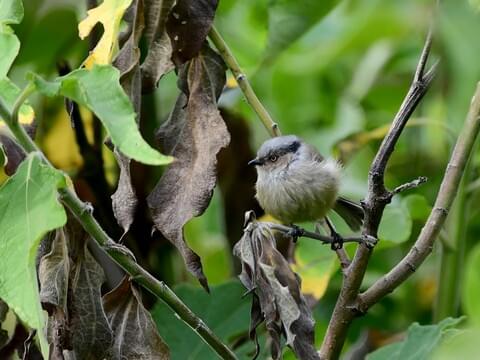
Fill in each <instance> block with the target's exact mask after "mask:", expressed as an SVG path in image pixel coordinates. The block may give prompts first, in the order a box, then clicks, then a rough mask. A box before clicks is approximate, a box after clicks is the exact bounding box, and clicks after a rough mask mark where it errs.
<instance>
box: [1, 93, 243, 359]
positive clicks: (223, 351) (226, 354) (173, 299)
mask: <svg viewBox="0 0 480 360" xmlns="http://www.w3.org/2000/svg"><path fill="white" fill-rule="evenodd" d="M31 91H32V87H31V86H30V85H29V86H27V88H26V89H25V90H24V91H22V93H21V94H20V97H19V98H18V100H17V102H16V103H15V104H16V105H15V107H14V109H15V111H16V113H14V114H12V113H10V111H9V110H8V108H7V107H6V106H5V104H4V103H3V102H2V101H1V100H0V116H1V117H2V118H3V119H4V120H5V123H6V124H7V125H8V127H9V128H10V130H11V132H12V133H13V135H14V136H15V138H16V139H17V141H18V143H19V144H20V146H21V147H22V148H23V150H24V151H25V152H27V153H30V152H38V153H39V154H42V158H43V160H44V163H45V164H46V165H48V166H50V167H52V168H53V166H52V165H51V164H50V162H48V160H47V159H46V158H45V156H44V155H43V153H42V152H41V151H40V149H39V148H38V147H37V145H36V144H35V143H34V142H33V140H32V139H31V138H30V137H29V136H28V134H27V133H26V131H25V130H24V129H23V127H22V126H21V125H20V124H19V123H18V121H14V119H15V120H16V119H18V111H19V109H20V106H21V103H23V101H24V100H26V98H27V97H28V95H29V94H31ZM58 192H59V195H60V199H61V201H62V202H63V203H64V204H65V205H66V206H67V207H68V209H69V210H70V211H71V212H72V213H73V214H74V215H75V217H76V218H77V219H78V221H79V222H80V223H81V224H82V226H83V228H84V229H85V231H87V233H89V234H90V236H91V237H92V238H93V239H94V240H95V241H96V242H97V243H98V244H99V245H100V247H102V248H103V249H104V250H105V251H106V253H107V254H108V255H109V256H110V257H111V258H112V259H113V260H114V261H115V262H116V263H117V264H118V265H120V267H121V268H122V269H124V270H125V271H126V272H127V273H128V274H129V275H130V276H131V277H132V278H133V279H134V280H135V281H136V282H137V283H138V284H140V285H141V286H143V287H144V288H145V289H147V290H148V291H150V292H151V293H152V294H153V295H154V296H156V297H157V298H159V299H161V300H163V301H164V302H165V303H166V304H167V305H168V306H169V307H170V308H171V309H172V310H173V311H174V312H175V313H176V314H177V315H178V316H179V317H180V319H182V320H183V321H184V322H185V323H186V324H187V325H189V326H190V327H191V328H192V329H193V330H194V331H195V332H196V333H197V334H198V335H199V336H200V337H201V338H202V339H203V340H204V341H205V342H206V343H207V344H208V345H210V346H211V348H212V349H213V350H214V351H215V352H216V353H217V354H218V355H219V356H220V358H222V359H229V360H231V359H237V357H236V355H235V354H234V353H233V352H232V351H231V350H230V349H229V348H228V347H227V346H226V345H225V344H224V343H222V341H221V340H220V339H219V338H218V337H217V336H216V335H215V334H214V333H213V332H212V330H211V329H210V328H209V327H208V326H207V325H206V324H205V323H204V322H203V321H202V319H200V318H199V317H198V316H196V315H195V314H194V313H193V312H192V311H191V310H190V309H189V308H188V307H187V306H186V305H185V304H184V303H183V302H182V301H181V300H180V299H179V298H178V297H177V295H176V294H175V293H174V292H173V291H172V290H171V289H170V288H169V287H168V286H167V285H166V284H165V283H163V282H162V281H159V280H157V279H155V278H154V277H153V276H152V275H151V274H150V273H149V272H147V271H146V270H145V269H143V268H142V267H141V266H140V265H139V264H138V263H137V262H136V261H135V259H134V258H133V256H132V255H131V253H130V252H129V250H128V249H127V248H125V247H123V246H121V245H119V244H117V243H116V242H115V241H113V240H112V239H111V238H110V237H109V236H108V235H107V233H106V232H105V231H104V230H103V229H102V227H101V226H100V225H99V224H98V222H97V220H95V218H94V217H93V215H92V211H91V206H90V205H88V204H86V203H84V202H82V201H81V200H80V199H79V198H78V196H77V194H76V193H75V192H74V191H73V190H71V189H70V188H68V187H65V188H62V189H59V190H58Z"/></svg>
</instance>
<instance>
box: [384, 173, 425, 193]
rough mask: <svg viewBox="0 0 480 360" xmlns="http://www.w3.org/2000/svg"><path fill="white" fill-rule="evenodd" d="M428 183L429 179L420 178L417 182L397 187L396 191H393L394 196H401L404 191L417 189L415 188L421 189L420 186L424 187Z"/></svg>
mask: <svg viewBox="0 0 480 360" xmlns="http://www.w3.org/2000/svg"><path fill="white" fill-rule="evenodd" d="M427 181H428V179H427V178H426V177H425V176H420V177H419V178H417V179H415V180H412V181H410V182H408V183H405V184H402V185H400V186H397V187H396V188H395V189H393V190H392V195H396V194H399V193H401V192H403V191H406V190H411V189H415V188H417V187H419V186H420V185H422V184H423V183H426V182H427Z"/></svg>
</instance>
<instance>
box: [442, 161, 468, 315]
mask: <svg viewBox="0 0 480 360" xmlns="http://www.w3.org/2000/svg"><path fill="white" fill-rule="evenodd" d="M470 163H471V161H469V162H468V164H467V166H466V168H465V175H464V177H463V180H462V182H461V184H460V186H459V189H458V195H457V198H456V200H455V203H454V205H453V207H452V209H453V211H452V212H451V215H450V217H449V225H450V231H449V235H448V239H447V240H446V241H448V244H447V243H445V242H440V249H441V256H440V264H439V265H440V266H439V274H438V290H437V295H436V299H435V306H434V311H433V318H434V321H435V322H438V321H440V320H442V319H444V318H446V317H448V316H452V317H456V316H458V311H459V307H460V294H461V285H462V274H463V263H464V260H465V248H466V242H467V236H466V228H467V225H468V223H467V218H468V205H469V202H468V199H467V196H468V195H467V184H468V180H469V174H470V168H471V166H470Z"/></svg>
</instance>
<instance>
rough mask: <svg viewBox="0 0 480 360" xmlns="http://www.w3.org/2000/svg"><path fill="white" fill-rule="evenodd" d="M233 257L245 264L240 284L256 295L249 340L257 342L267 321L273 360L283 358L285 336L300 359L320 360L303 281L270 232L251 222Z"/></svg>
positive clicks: (263, 226)
mask: <svg viewBox="0 0 480 360" xmlns="http://www.w3.org/2000/svg"><path fill="white" fill-rule="evenodd" d="M234 254H235V256H237V257H238V258H239V259H240V260H241V262H242V272H241V274H240V276H239V277H240V280H241V282H242V283H243V285H244V286H245V287H246V288H247V289H248V291H249V292H252V293H253V302H252V312H251V323H250V337H251V338H252V339H255V338H256V334H255V329H256V327H257V326H258V325H259V324H260V323H261V322H262V321H265V325H266V328H267V331H268V333H269V335H270V337H271V339H272V357H273V358H274V359H279V358H281V354H282V352H281V344H280V337H281V334H282V333H285V335H286V340H287V342H286V343H287V345H288V346H290V347H291V348H292V350H293V351H294V352H295V354H296V355H297V357H298V358H299V359H302V360H304V359H307V360H314V359H319V356H318V353H317V351H316V350H315V348H314V325H315V323H314V320H313V317H312V314H311V311H310V309H309V307H308V305H307V303H306V301H305V298H304V297H303V295H302V293H301V292H300V288H301V286H300V285H301V284H300V278H299V277H298V276H297V275H296V274H295V273H294V272H293V271H292V270H291V269H290V266H289V264H288V262H287V261H286V260H285V258H284V257H283V256H282V254H281V253H280V252H279V251H278V250H277V249H276V247H275V236H274V234H273V232H272V231H271V230H270V228H269V227H268V226H267V225H266V224H264V223H261V222H257V221H255V220H254V221H250V222H249V223H248V224H247V226H246V227H245V230H244V234H243V237H242V238H241V239H240V241H239V242H238V243H237V244H236V245H235V248H234Z"/></svg>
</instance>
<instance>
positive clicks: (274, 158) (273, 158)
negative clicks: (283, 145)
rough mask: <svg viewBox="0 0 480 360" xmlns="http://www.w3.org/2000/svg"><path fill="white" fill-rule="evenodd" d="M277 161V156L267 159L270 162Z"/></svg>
mask: <svg viewBox="0 0 480 360" xmlns="http://www.w3.org/2000/svg"><path fill="white" fill-rule="evenodd" d="M277 159H278V156H277V155H270V156H269V157H268V160H270V161H271V162H275V161H277Z"/></svg>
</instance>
